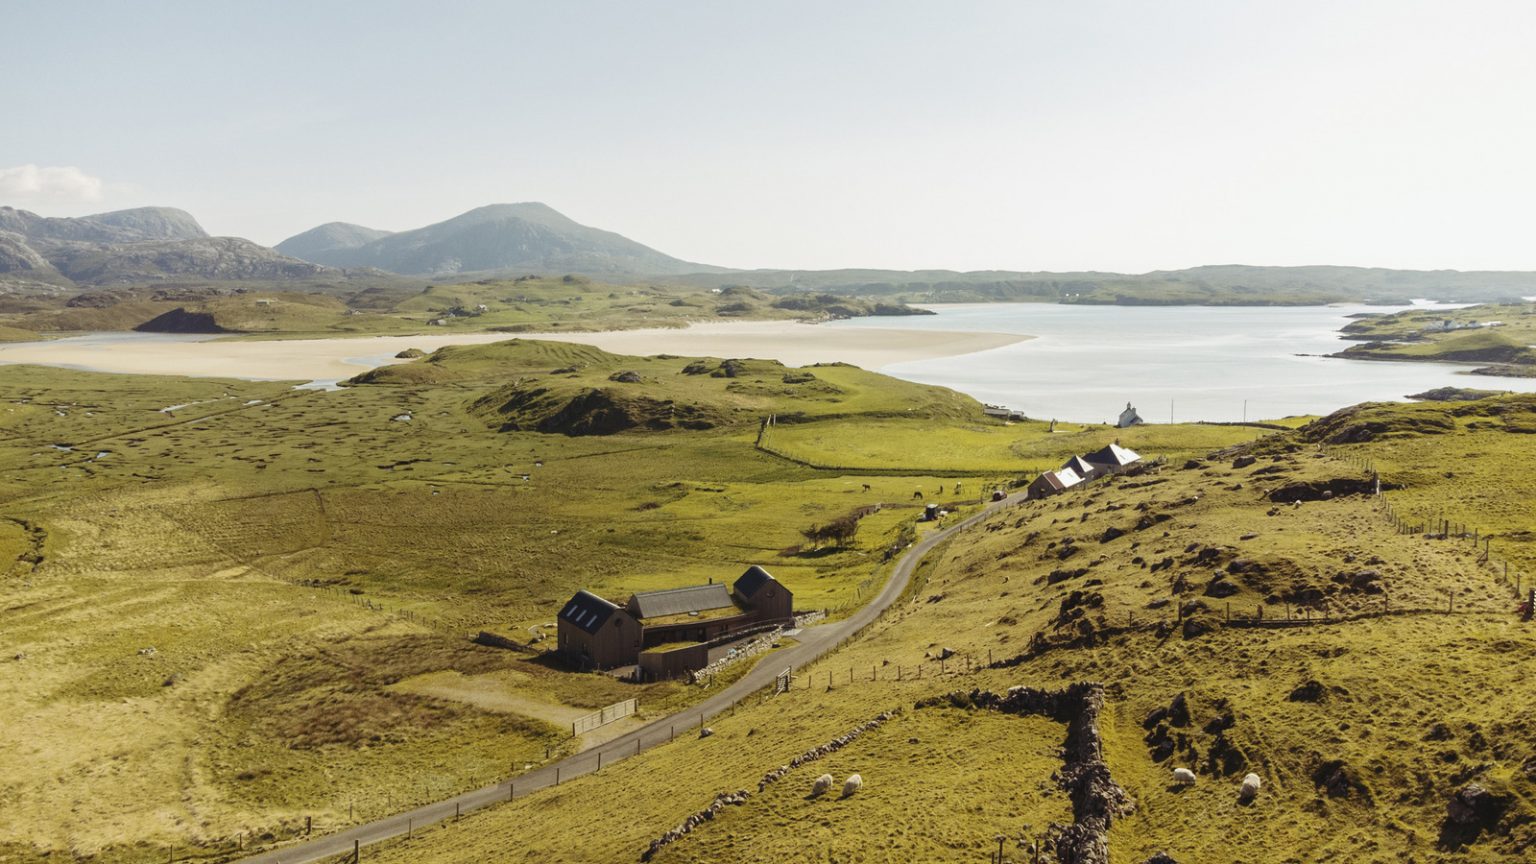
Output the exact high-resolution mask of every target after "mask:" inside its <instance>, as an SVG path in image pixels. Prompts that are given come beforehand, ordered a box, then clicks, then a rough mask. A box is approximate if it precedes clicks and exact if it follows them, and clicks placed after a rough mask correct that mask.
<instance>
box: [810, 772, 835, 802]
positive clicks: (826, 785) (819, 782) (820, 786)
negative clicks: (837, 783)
mask: <svg viewBox="0 0 1536 864" xmlns="http://www.w3.org/2000/svg"><path fill="white" fill-rule="evenodd" d="M831 788H832V775H831V774H823V775H821V776H820V777H817V778H816V782H815V783H812V784H811V795H813V796H815V797H818V798H819V797H821V796H822V795H825V794H827V790H829V789H831Z"/></svg>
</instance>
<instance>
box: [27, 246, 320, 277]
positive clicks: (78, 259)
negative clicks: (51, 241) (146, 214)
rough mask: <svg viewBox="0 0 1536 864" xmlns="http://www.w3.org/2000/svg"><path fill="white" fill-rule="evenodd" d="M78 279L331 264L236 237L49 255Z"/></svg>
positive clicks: (310, 271) (301, 272)
mask: <svg viewBox="0 0 1536 864" xmlns="http://www.w3.org/2000/svg"><path fill="white" fill-rule="evenodd" d="M49 260H50V261H51V262H52V263H53V265H54V266H55V267H57V268H58V270H59V272H60V273H63V274H64V275H65V276H66V277H68V278H69V279H71V280H72V281H74V282H75V283H77V284H82V285H109V284H133V283H141V282H159V281H167V280H169V281H176V280H177V279H179V278H180V279H184V278H194V279H211V280H218V281H224V280H243V279H262V280H279V281H281V280H290V279H312V278H315V277H318V276H322V275H324V274H327V273H330V272H332V271H331V268H329V267H322V266H320V265H318V264H311V263H310V262H308V261H300V260H298V259H296V258H288V257H286V256H283V255H279V254H277V253H276V252H274V251H272V250H271V249H268V248H267V247H265V246H258V245H257V244H255V243H252V242H251V241H249V240H243V239H241V238H239V237H203V238H200V239H196V240H171V241H166V242H160V243H120V244H109V245H103V246H69V247H65V248H63V249H59V250H57V251H56V252H54V253H53V255H52V257H51V258H50V259H49Z"/></svg>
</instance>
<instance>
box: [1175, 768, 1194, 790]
mask: <svg viewBox="0 0 1536 864" xmlns="http://www.w3.org/2000/svg"><path fill="white" fill-rule="evenodd" d="M1173 782H1174V783H1177V784H1178V785H1180V786H1188V785H1190V784H1192V783H1194V782H1195V772H1193V771H1191V770H1189V769H1188V768H1175V769H1173Z"/></svg>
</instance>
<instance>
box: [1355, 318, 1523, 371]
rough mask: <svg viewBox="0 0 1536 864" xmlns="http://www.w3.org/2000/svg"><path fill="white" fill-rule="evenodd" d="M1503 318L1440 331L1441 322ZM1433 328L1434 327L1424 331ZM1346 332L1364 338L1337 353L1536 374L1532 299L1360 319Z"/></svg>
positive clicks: (1364, 358) (1375, 358) (1373, 358)
mask: <svg viewBox="0 0 1536 864" xmlns="http://www.w3.org/2000/svg"><path fill="white" fill-rule="evenodd" d="M1447 321H1449V322H1452V323H1453V324H1454V325H1456V326H1459V327H1464V326H1465V325H1468V324H1474V323H1486V322H1490V321H1498V322H1501V323H1500V326H1497V327H1483V328H1479V329H1453V330H1443V329H1439V328H1440V325H1441V324H1442V323H1443V322H1447ZM1426 328H1434V329H1426ZM1343 332H1344V334H1345V336H1346V337H1348V338H1351V339H1357V340H1360V341H1361V342H1362V344H1359V345H1352V346H1350V347H1349V348H1346V349H1344V350H1343V351H1341V352H1339V353H1338V354H1337V355H1335V356H1338V357H1348V358H1353V359H1357V360H1435V361H1443V362H1448V363H1471V364H1478V365H1479V366H1480V367H1481V368H1479V369H1476V370H1474V371H1475V372H1477V373H1482V374H1497V375H1521V376H1528V375H1531V374H1536V350H1532V348H1531V346H1532V344H1536V306H1533V305H1531V304H1528V303H1519V304H1500V305H1487V306H1472V307H1468V308H1465V309H1456V310H1451V311H1443V310H1440V311H1430V310H1419V309H1411V310H1408V311H1405V312H1397V313H1394V314H1392V315H1381V316H1373V317H1369V318H1361V319H1359V320H1357V321H1354V322H1351V323H1350V324H1348V325H1346V326H1345V327H1344V331H1343Z"/></svg>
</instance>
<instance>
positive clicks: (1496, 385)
mask: <svg viewBox="0 0 1536 864" xmlns="http://www.w3.org/2000/svg"><path fill="white" fill-rule="evenodd" d="M932 308H933V309H934V310H935V311H937V312H938V314H937V315H933V316H923V317H914V318H902V319H894V320H895V321H897V322H899V326H901V327H903V328H911V329H933V330H976V331H989V332H1002V333H1027V334H1031V335H1033V336H1035V337H1036V338H1035V339H1032V340H1030V341H1027V342H1020V343H1017V344H1014V345H1008V346H1004V347H1002V348H995V349H992V350H990V351H983V352H980V353H977V354H966V355H962V356H959V357H945V358H940V359H935V360H920V361H916V362H909V363H896V364H892V365H890V366H886V367H884V368H882V369H881V370H880V371H881V372H886V373H889V374H891V375H895V376H898V377H901V378H906V379H908V380H912V381H920V382H923V383H927V384H941V385H944V386H946V387H953V388H954V389H956V390H960V391H962V392H964V393H969V394H970V395H972V396H975V397H976V398H978V399H981V400H983V401H985V402H993V403H999V404H1003V405H1007V406H1009V407H1011V408H1015V409H1019V410H1022V411H1024V412H1025V413H1027V414H1029V415H1030V416H1032V417H1039V418H1052V417H1056V418H1060V419H1063V420H1073V421H1079V422H1099V421H1113V420H1114V418H1115V417H1116V416H1117V415H1118V414H1119V413H1120V411H1121V409H1123V408H1124V407H1125V403H1126V402H1128V401H1129V402H1134V403H1135V404H1136V407H1137V409H1138V410H1139V411H1140V413H1141V415H1142V416H1143V417H1145V418H1146V419H1147V420H1149V421H1151V422H1166V421H1167V420H1169V419H1170V417H1171V418H1172V419H1175V420H1179V421H1188V420H1216V421H1232V420H1242V419H1249V420H1257V419H1262V418H1266V417H1283V416H1287V415H1294V414H1322V413H1327V412H1329V411H1333V410H1335V409H1337V408H1341V407H1343V406H1345V405H1352V404H1354V403H1356V402H1365V401H1384V400H1401V399H1403V398H1404V397H1405V396H1407V395H1408V394H1410V393H1419V392H1422V391H1424V390H1428V389H1430V388H1432V387H1445V386H1451V387H1477V388H1483V389H1490V390H1520V391H1533V390H1536V379H1529V378H1493V377H1485V376H1481V375H1466V374H1463V373H1464V372H1465V370H1466V369H1467V368H1470V367H1462V366H1454V365H1450V364H1441V363H1397V362H1393V363H1384V362H1372V361H1364V360H1334V359H1328V358H1324V357H1321V356H1298V355H1322V354H1328V353H1332V352H1335V351H1339V350H1341V349H1343V348H1345V347H1347V346H1349V345H1350V344H1353V343H1351V342H1348V341H1345V340H1342V339H1340V338H1339V334H1338V330H1339V328H1340V327H1343V326H1344V325H1345V324H1347V323H1349V321H1350V318H1349V317H1348V316H1350V315H1351V314H1354V313H1359V312H1377V313H1380V312H1391V311H1396V310H1395V309H1391V308H1385V307H1380V306H1327V307H1324V306H1310V307H1219V308H1218V307H1205V306H1161V307H1146V306H1073V305H1056V304H1046V303H991V304H966V305H956V306H947V305H946V306H934V307H932ZM1447 308H1449V307H1447ZM892 322H893V319H890V318H858V319H850V320H847V321H838V322H836V323H834V324H830V325H827V326H830V327H837V328H843V327H848V328H854V327H890V326H892Z"/></svg>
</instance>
